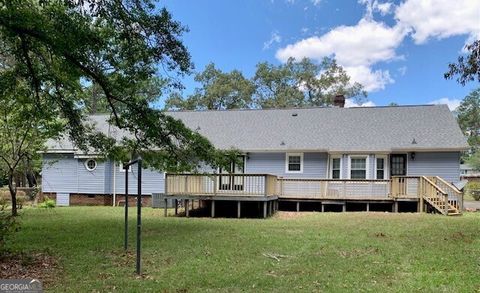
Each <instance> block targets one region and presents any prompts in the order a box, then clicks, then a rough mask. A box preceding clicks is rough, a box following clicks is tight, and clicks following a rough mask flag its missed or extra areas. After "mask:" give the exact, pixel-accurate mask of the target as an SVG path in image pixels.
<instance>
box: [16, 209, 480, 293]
mask: <svg viewBox="0 0 480 293" xmlns="http://www.w3.org/2000/svg"><path fill="white" fill-rule="evenodd" d="M134 213H135V212H134V209H131V212H130V215H131V219H130V227H131V231H130V232H131V233H130V243H131V244H133V245H134V241H135V238H134V227H135V220H134V216H135V215H134ZM162 214H163V210H154V209H151V208H145V209H144V210H143V216H144V217H143V244H142V249H143V251H142V259H143V272H144V276H143V277H142V278H137V277H136V276H135V274H134V273H133V272H134V268H135V258H134V246H131V253H128V254H125V253H124V252H123V221H122V219H123V210H122V208H112V207H69V208H55V209H53V210H45V209H36V208H28V209H24V210H23V211H22V215H21V221H22V229H21V231H20V232H19V233H18V234H17V236H16V239H15V243H16V248H18V249H23V250H26V251H29V252H46V253H48V254H51V255H53V256H55V257H56V258H57V259H58V262H59V265H60V267H61V269H59V270H58V271H57V273H56V277H55V278H56V280H55V282H53V283H50V284H47V289H48V291H58V292H65V291H76V292H86V291H89V292H91V291H95V292H98V291H122V292H125V291H128V292H144V291H147V292H162V291H164V292H205V291H221V292H240V291H242V292H243V291H251V292H259V291H260V292H261V291H264V292H265V291H266V292H272V291H275V292H291V291H310V292H311V291H386V290H388V291H444V292H454V291H470V292H471V291H476V290H480V286H479V284H480V275H479V273H478V272H479V268H480V214H479V213H470V214H465V215H463V216H461V217H445V216H439V215H427V214H391V213H323V214H322V213H302V214H300V215H299V216H296V215H295V216H291V214H285V213H280V214H277V215H276V216H275V217H273V218H270V219H267V220H261V219H241V220H237V219H210V218H189V219H186V218H176V217H169V218H164V217H163V216H162ZM287 215H289V217H287ZM275 258H278V260H276V259H275Z"/></svg>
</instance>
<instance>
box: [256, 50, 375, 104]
mask: <svg viewBox="0 0 480 293" xmlns="http://www.w3.org/2000/svg"><path fill="white" fill-rule="evenodd" d="M253 82H254V84H255V86H256V91H255V101H256V103H257V104H258V105H259V107H261V108H285V107H305V106H325V105H331V104H332V103H333V98H334V97H335V95H338V94H343V95H344V96H345V98H352V97H365V96H366V92H365V91H363V87H362V85H360V84H359V83H354V84H353V85H351V84H350V78H349V77H348V75H347V73H346V72H345V70H344V69H343V68H342V67H341V66H339V65H338V64H337V63H336V61H335V60H334V59H330V58H324V59H323V61H322V62H321V63H320V64H315V63H313V62H312V61H311V60H309V59H306V58H304V59H302V60H301V61H299V62H297V61H295V60H294V59H293V58H290V59H288V61H287V62H286V63H285V64H282V65H278V66H276V65H273V64H269V63H267V62H264V63H259V64H258V65H257V70H256V72H255V76H254V78H253Z"/></svg>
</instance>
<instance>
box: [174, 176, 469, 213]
mask: <svg viewBox="0 0 480 293" xmlns="http://www.w3.org/2000/svg"><path fill="white" fill-rule="evenodd" d="M165 193H166V194H168V195H189V196H195V195H198V196H215V195H219V196H229V195H231V196H278V197H279V198H291V199H297V198H298V199H365V200H382V199H402V198H410V199H415V198H418V199H420V200H421V201H423V199H424V198H425V199H426V200H430V201H432V203H433V204H437V205H439V206H441V207H442V209H445V211H447V209H448V208H449V207H450V208H451V207H454V208H456V209H457V210H459V211H461V210H462V202H463V195H462V193H461V192H460V191H459V190H457V189H456V188H455V187H454V186H452V185H451V184H449V183H448V182H446V181H445V180H443V179H441V178H440V177H425V176H392V178H391V179H390V180H373V179H303V178H281V177H277V176H275V175H269V174H166V178H165ZM442 212H443V211H442Z"/></svg>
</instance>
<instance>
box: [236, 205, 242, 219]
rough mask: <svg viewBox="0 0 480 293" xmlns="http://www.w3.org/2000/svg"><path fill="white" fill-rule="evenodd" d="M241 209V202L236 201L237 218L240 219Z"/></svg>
mask: <svg viewBox="0 0 480 293" xmlns="http://www.w3.org/2000/svg"><path fill="white" fill-rule="evenodd" d="M241 209H242V202H241V201H237V218H240V215H241Z"/></svg>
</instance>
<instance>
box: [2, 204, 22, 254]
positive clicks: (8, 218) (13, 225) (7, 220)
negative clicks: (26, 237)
mask: <svg viewBox="0 0 480 293" xmlns="http://www.w3.org/2000/svg"><path fill="white" fill-rule="evenodd" d="M17 230H18V229H17V222H16V220H15V217H14V216H12V213H11V211H10V210H7V209H6V206H5V205H0V258H3V257H4V256H5V255H6V254H8V252H9V251H10V249H9V243H8V240H9V239H10V238H11V237H12V236H13V234H14V233H15V232H16V231H17Z"/></svg>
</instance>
